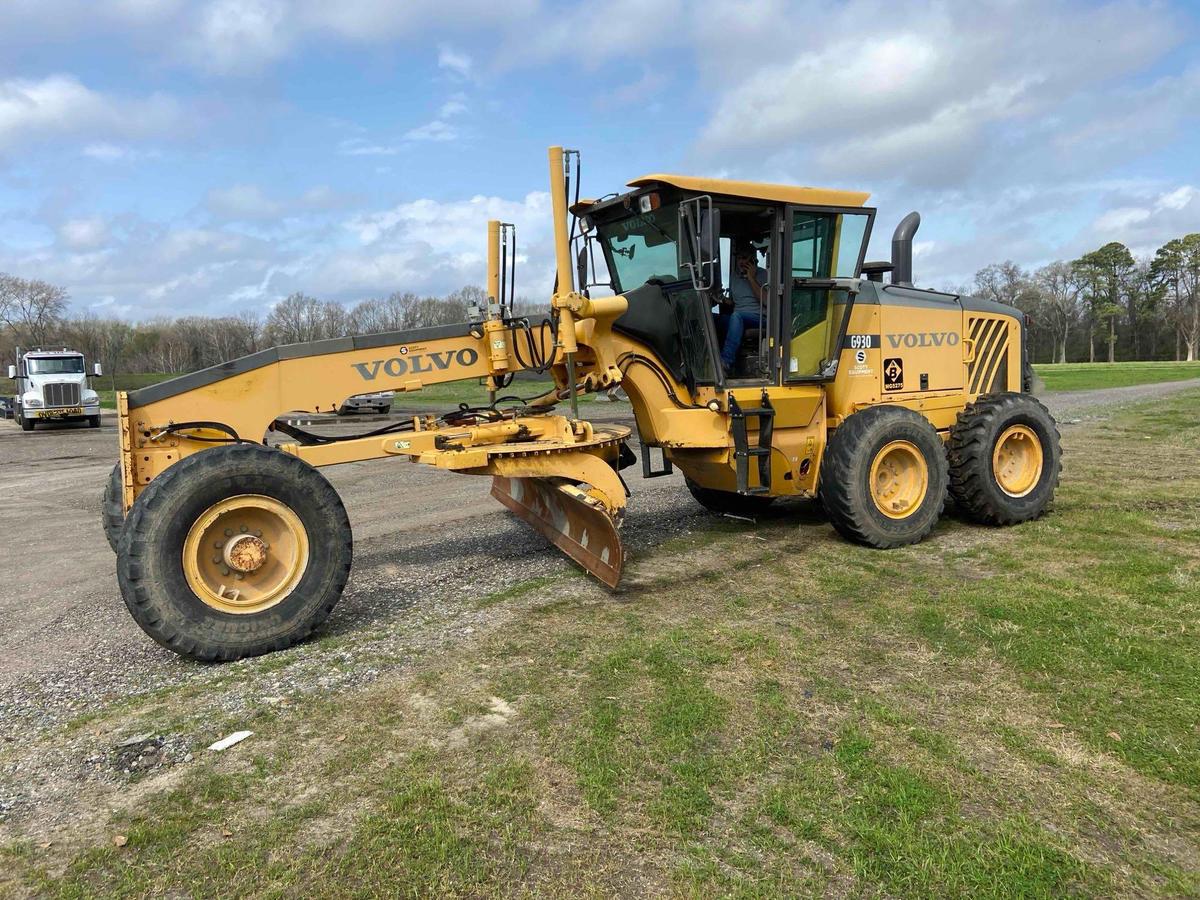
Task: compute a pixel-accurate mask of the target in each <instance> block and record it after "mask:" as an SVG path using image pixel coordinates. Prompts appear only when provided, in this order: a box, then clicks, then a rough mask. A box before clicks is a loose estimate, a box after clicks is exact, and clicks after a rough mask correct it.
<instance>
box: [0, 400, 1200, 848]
mask: <svg viewBox="0 0 1200 900" xmlns="http://www.w3.org/2000/svg"><path fill="white" fill-rule="evenodd" d="M1189 387H1200V380H1195V381H1188V382H1175V383H1169V384H1155V385H1144V386H1137V387H1129V388H1112V389H1105V390H1097V391H1081V392H1075V393H1070V394H1060V395H1048V396H1047V397H1045V398H1044V399H1045V400H1046V402H1047V405H1048V406H1049V407H1050V408H1051V410H1052V412H1054V413H1055V415H1056V416H1057V417H1058V418H1059V420H1060V422H1062V423H1063V427H1065V428H1069V427H1071V424H1072V423H1077V422H1080V421H1086V420H1094V419H1096V418H1100V417H1104V416H1106V415H1108V414H1109V413H1110V412H1111V411H1112V410H1113V409H1114V408H1116V407H1119V406H1123V405H1127V404H1132V403H1137V402H1140V401H1142V400H1146V399H1150V398H1155V397H1160V396H1164V395H1166V394H1170V393H1173V392H1175V391H1178V390H1181V389H1184V388H1189ZM585 415H586V416H588V417H589V418H592V419H595V420H608V421H628V420H630V414H629V407H628V404H625V403H621V404H607V403H602V402H597V403H594V404H589V406H588V407H587V408H586V411H585ZM366 424H367V422H366V420H365V419H364V420H358V421H351V422H347V423H338V424H336V425H333V426H331V427H335V428H353V429H355V430H357V428H358V427H361V426H364V425H366ZM116 440H117V438H116V430H115V424H114V420H113V419H112V418H110V417H106V419H105V420H104V425H103V427H102V428H101V429H99V430H91V429H87V428H71V429H45V430H43V429H38V430H36V431H34V432H33V433H29V434H26V433H22V432H21V431H20V430H19V429H18V428H17V427H16V425H15V424H13V423H12V422H0V491H2V492H3V496H4V503H3V505H2V506H0V533H2V534H3V535H4V546H5V548H6V550H7V552H6V553H5V554H4V563H5V575H4V578H3V580H2V581H0V622H2V623H3V629H0V839H3V838H4V837H5V834H6V832H9V833H10V835H9V836H11V835H21V834H25V833H26V830H25V829H27V828H34V829H38V828H45V827H49V825H48V824H47V822H50V823H52V822H53V821H54V820H55V818H56V817H55V816H53V815H49V816H48V817H47V816H46V813H45V809H48V808H50V807H52V806H53V803H54V800H55V798H60V799H61V798H64V797H66V796H67V795H68V794H72V793H73V792H76V791H77V790H78V789H79V785H80V784H81V783H83V782H87V781H88V780H89V779H92V780H96V779H100V780H104V779H108V780H110V781H111V780H113V779H119V778H120V777H121V772H119V771H115V770H114V769H113V763H112V755H111V752H109V753H108V754H107V755H106V754H105V753H100V754H99V755H97V752H96V749H95V747H94V746H92V745H90V744H89V743H88V741H89V738H88V737H87V735H86V734H82V733H81V732H80V730H79V729H78V728H77V727H73V725H72V723H74V725H75V726H77V725H78V723H79V722H80V721H82V720H83V717H86V716H88V715H90V714H94V713H96V712H98V711H101V710H105V709H108V708H111V707H112V706H114V705H115V704H119V703H122V702H124V701H126V700H128V699H129V698H132V697H144V696H146V695H147V694H149V693H150V692H154V691H157V690H160V689H163V688H173V687H179V686H183V685H195V686H197V687H199V688H201V689H206V688H207V687H210V686H211V687H213V693H214V694H219V697H218V700H219V704H220V708H221V710H223V711H224V712H227V713H233V714H236V712H237V711H238V709H240V708H244V707H245V706H246V705H247V704H250V703H252V702H257V701H259V700H261V697H262V695H263V694H268V693H269V694H275V695H287V694H289V693H295V692H304V691H332V690H335V689H339V688H344V687H346V686H348V685H352V684H355V683H361V682H363V681H365V680H368V679H371V678H374V677H377V675H378V673H379V671H380V670H381V668H383V667H385V666H386V665H403V664H404V660H405V659H406V658H411V657H412V656H413V655H414V654H419V653H421V652H422V651H423V650H426V649H429V648H434V647H436V646H438V645H439V643H442V644H444V642H446V641H453V640H454V639H455V637H456V635H457V636H461V635H465V634H468V633H470V632H471V631H472V630H474V629H475V628H478V627H480V626H482V625H486V624H489V621H491V622H494V621H496V617H502V616H503V615H504V612H503V604H497V605H495V606H490V607H485V608H480V605H479V604H478V603H474V602H472V601H473V600H479V599H482V598H484V597H486V596H488V595H489V594H492V593H494V592H496V591H498V590H503V589H504V588H506V587H509V586H512V585H515V584H517V583H519V582H521V581H524V580H526V579H529V578H532V577H535V576H539V575H556V574H559V575H563V576H568V577H569V576H572V575H573V574H574V572H575V571H576V570H575V568H574V566H573V564H571V563H570V562H569V561H567V560H566V559H565V558H563V557H562V556H561V554H559V553H558V552H557V551H556V550H554V549H553V548H551V547H550V546H549V545H548V544H547V543H546V541H544V540H543V539H542V538H541V537H539V536H538V535H536V534H535V533H534V532H533V531H532V530H530V529H529V528H527V527H526V526H525V525H523V524H522V523H520V522H518V521H516V520H515V519H513V518H512V517H511V516H510V515H509V514H508V513H507V512H505V511H504V510H503V509H502V508H501V507H500V505H499V504H498V503H496V502H495V501H494V500H492V499H491V498H490V497H489V496H488V489H489V480H488V479H484V478H469V477H461V476H457V475H452V474H449V473H442V472H438V471H436V470H432V469H429V468H427V467H423V466H419V465H412V464H406V463H403V462H399V461H395V460H376V461H371V462H363V463H353V464H349V465H345V466H338V467H334V468H331V469H327V470H325V472H326V474H327V475H328V477H329V478H330V480H331V481H332V482H333V484H334V486H335V487H336V488H337V489H338V491H339V492H340V494H341V495H342V497H343V499H344V501H345V503H346V507H347V509H348V511H349V514H350V521H351V523H352V526H353V529H354V538H355V561H354V569H353V572H352V575H351V580H350V584H349V586H348V588H347V590H346V592H345V594H344V596H343V599H342V601H341V603H340V604H339V606H338V608H337V609H336V610H335V612H334V614H333V616H332V617H331V619H330V620H329V622H328V624H327V626H326V627H325V629H323V631H322V634H323V635H325V636H326V637H332V640H326V641H318V642H312V643H309V644H307V645H305V646H303V647H300V648H297V649H295V650H292V651H288V654H289V656H288V661H287V664H286V665H284V666H282V667H280V668H272V669H267V668H266V667H263V666H261V665H259V666H257V667H256V664H255V661H247V662H244V663H234V664H229V665H226V666H211V665H201V664H197V663H193V662H189V661H187V660H183V659H180V658H179V657H177V656H175V655H174V654H172V653H170V652H168V651H166V650H164V649H162V648H161V647H159V646H158V645H157V644H155V643H154V642H152V641H151V640H150V639H149V638H147V637H146V636H145V635H143V634H142V632H141V631H140V630H139V629H138V628H137V626H136V625H135V624H134V623H133V620H132V619H131V618H130V617H129V615H128V613H127V612H126V610H125V608H124V605H123V603H122V601H121V597H120V594H119V592H118V590H117V583H116V574H115V560H114V556H113V554H112V552H111V551H110V550H109V547H108V544H107V543H106V541H105V539H104V536H103V533H102V531H101V527H100V492H101V490H102V487H103V485H104V481H105V478H106V477H107V475H108V472H109V470H110V469H111V467H112V465H113V463H114V461H115V458H116ZM634 449H635V450H636V451H637V452H638V453H639V455H640V448H638V447H636V445H635V447H634ZM640 472H641V470H640V467H639V466H634V467H631V468H630V469H627V470H626V471H625V472H624V473H622V474H623V475H624V476H625V477H626V479H627V481H628V482H629V486H630V489H631V491H632V495H633V496H632V498H631V500H630V504H629V512H628V516H627V518H626V522H625V525H624V528H623V535H622V536H623V539H624V541H625V543H626V546H627V547H629V548H630V549H631V552H632V553H633V554H634V555H636V556H643V557H644V556H645V555H646V554H648V553H650V552H652V550H653V548H654V547H655V546H656V545H658V544H660V543H661V542H662V541H664V540H666V539H668V538H670V537H672V536H674V535H678V534H681V533H683V532H686V531H688V530H690V529H692V528H694V527H695V526H696V525H697V524H699V523H700V522H701V521H703V520H704V518H706V516H707V514H706V513H704V512H703V510H701V509H700V507H699V506H697V505H696V503H695V502H694V501H693V500H692V499H691V497H690V495H689V494H688V493H687V490H686V488H685V487H684V485H683V480H682V477H681V476H679V475H678V474H676V475H674V476H672V477H669V478H657V479H653V480H649V481H646V480H643V479H642V478H641V474H640ZM384 498H387V499H384ZM381 660H385V661H387V662H385V663H381V662H380V661H381ZM231 672H233V673H240V672H244V673H246V676H247V677H246V678H245V679H242V678H240V677H235V678H232V679H231V678H230V677H229V675H230V673H231ZM263 672H266V674H261V673H263ZM104 740H109V741H111V740H112V738H111V737H108V738H104ZM93 743H94V741H93ZM159 743H160V744H161V746H159V745H155V747H154V759H155V760H156V763H155V764H159V763H162V762H164V761H165V762H170V758H169V757H170V754H171V753H175V754H177V755H179V756H180V758H182V754H184V753H185V752H186V742H184V741H176V742H175V743H174V744H173V743H172V739H171V738H169V737H168V738H166V739H165V740H164V739H160V741H159ZM106 746H107V745H106ZM172 748H174V749H172ZM125 756H128V754H125V755H124V756H122V755H121V754H118V757H120V758H121V759H124V758H125ZM39 804H45V805H44V806H43V807H42V809H41V810H40V811H39V815H38V816H37V817H35V816H34V815H33V813H34V811H35V810H38V809H39ZM63 815H65V813H63ZM35 819H37V822H35V821H34V820H35ZM43 819H44V820H43ZM6 820H7V821H6ZM21 822H24V823H25V825H24V826H23V827H22V828H21V829H18V830H17V831H12V828H13V827H14V825H17V824H18V823H21Z"/></svg>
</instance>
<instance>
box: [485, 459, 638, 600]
mask: <svg viewBox="0 0 1200 900" xmlns="http://www.w3.org/2000/svg"><path fill="white" fill-rule="evenodd" d="M492 496H493V497H495V498H496V499H497V500H499V501H500V502H501V503H503V504H504V505H505V506H507V507H508V508H509V509H510V510H511V511H512V512H513V513H515V514H516V515H517V516H518V517H520V518H522V519H524V520H525V521H526V522H528V523H529V524H530V525H532V526H533V527H534V528H535V529H536V530H537V531H538V532H540V533H541V534H542V535H543V536H545V537H546V538H547V539H548V540H550V541H552V542H553V543H554V544H555V545H556V546H557V547H558V548H559V549H560V550H562V552H563V553H565V554H567V556H569V557H571V559H573V560H575V562H577V563H579V564H580V565H581V566H583V567H584V568H585V569H587V571H589V572H591V573H592V574H593V575H595V576H596V577H597V578H598V579H600V581H601V582H603V583H604V584H606V585H608V586H609V587H616V586H617V582H619V581H620V580H621V570H622V569H623V568H624V567H625V550H624V548H623V547H622V546H621V537H620V535H619V534H618V533H617V523H616V522H614V521H613V519H612V517H611V516H610V515H609V514H608V511H607V510H606V509H605V508H604V505H603V504H601V503H599V502H598V501H596V500H595V499H594V498H592V497H589V496H588V494H587V493H586V492H585V491H583V490H581V489H579V488H578V487H576V486H575V485H573V484H570V483H569V482H563V481H559V480H556V479H550V478H506V477H502V476H496V477H494V478H493V479H492Z"/></svg>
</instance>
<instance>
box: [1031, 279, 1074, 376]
mask: <svg viewBox="0 0 1200 900" xmlns="http://www.w3.org/2000/svg"><path fill="white" fill-rule="evenodd" d="M1033 280H1034V283H1035V285H1036V286H1037V289H1038V291H1039V292H1040V294H1041V301H1042V302H1041V312H1042V316H1043V317H1044V318H1045V319H1046V321H1047V325H1048V327H1049V330H1050V334H1051V340H1052V343H1053V352H1052V359H1053V360H1054V362H1058V363H1065V362H1066V361H1067V341H1068V339H1069V338H1070V336H1071V328H1072V327H1074V325H1075V324H1076V323H1077V322H1078V321H1079V294H1080V288H1079V283H1078V282H1077V281H1076V280H1075V273H1074V272H1073V270H1072V269H1071V264H1070V263H1066V262H1062V261H1061V260H1060V261H1058V262H1052V263H1050V264H1049V265H1048V266H1042V268H1040V269H1038V270H1037V272H1035V273H1034V276H1033Z"/></svg>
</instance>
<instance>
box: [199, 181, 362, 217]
mask: <svg viewBox="0 0 1200 900" xmlns="http://www.w3.org/2000/svg"><path fill="white" fill-rule="evenodd" d="M349 200H350V198H348V197H346V196H344V195H342V194H339V193H338V192H337V191H335V190H333V189H332V188H330V187H328V186H327V185H318V186H317V187H313V188H309V189H308V190H306V191H304V192H303V193H302V194H300V195H299V196H295V197H290V198H274V197H271V196H269V195H268V194H267V193H266V192H265V191H264V190H263V189H262V188H261V187H259V186H258V185H256V184H234V185H230V186H229V187H225V188H214V189H213V190H210V191H209V192H208V194H207V196H206V197H205V200H204V205H205V207H206V208H207V209H208V211H209V212H210V213H212V214H213V215H214V216H215V217H216V218H217V219H219V220H223V221H231V222H277V220H280V219H282V218H284V217H286V216H295V215H302V214H306V213H321V212H328V211H330V210H336V209H340V208H342V207H344V206H346V204H347V202H348V201H349Z"/></svg>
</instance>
